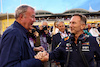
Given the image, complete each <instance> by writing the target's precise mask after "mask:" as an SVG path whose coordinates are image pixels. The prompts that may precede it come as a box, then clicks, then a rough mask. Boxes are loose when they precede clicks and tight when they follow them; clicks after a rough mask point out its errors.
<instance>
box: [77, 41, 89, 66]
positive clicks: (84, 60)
mask: <svg viewBox="0 0 100 67" xmlns="http://www.w3.org/2000/svg"><path fill="white" fill-rule="evenodd" d="M81 45H82V43H81V41H79V52H80V55H81V57H82V59H83V62H84V64H85V67H89V65H88V62H87V60H86V58H85V56H84V54H83V53H82V49H81Z"/></svg>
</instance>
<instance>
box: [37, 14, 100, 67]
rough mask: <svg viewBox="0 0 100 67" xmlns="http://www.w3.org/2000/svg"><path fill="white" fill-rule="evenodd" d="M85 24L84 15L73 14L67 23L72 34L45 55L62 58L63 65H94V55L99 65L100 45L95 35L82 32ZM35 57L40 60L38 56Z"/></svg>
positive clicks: (92, 66)
mask: <svg viewBox="0 0 100 67" xmlns="http://www.w3.org/2000/svg"><path fill="white" fill-rule="evenodd" d="M85 26H86V17H85V16H84V15H80V14H75V15H74V16H73V17H72V18H71V20H70V23H69V27H70V29H71V33H73V35H71V36H68V37H66V38H64V39H62V40H61V44H60V45H59V47H58V48H56V49H55V50H54V51H52V52H51V53H49V57H48V56H47V55H46V56H45V57H46V58H47V57H48V59H49V60H52V59H54V60H55V59H56V60H57V59H60V60H62V62H63V63H65V67H94V66H95V65H94V55H95V61H96V67H100V46H99V45H98V43H97V41H96V38H95V37H93V36H89V35H85V34H84V33H83V29H84V28H85ZM41 55H42V54H41ZM45 57H42V60H43V59H44V58H45ZM36 58H38V59H40V60H41V58H39V57H38V56H36ZM44 60H45V59H44Z"/></svg>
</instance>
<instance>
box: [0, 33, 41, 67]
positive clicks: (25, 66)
mask: <svg viewBox="0 0 100 67" xmlns="http://www.w3.org/2000/svg"><path fill="white" fill-rule="evenodd" d="M18 33H19V32H14V33H13V32H12V33H8V34H5V35H3V37H2V42H1V43H0V67H42V63H41V61H40V60H38V59H35V58H31V59H22V53H21V48H22V47H21V44H22V42H21V41H22V36H20V35H19V34H18Z"/></svg>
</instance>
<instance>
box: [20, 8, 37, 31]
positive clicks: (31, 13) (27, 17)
mask: <svg viewBox="0 0 100 67" xmlns="http://www.w3.org/2000/svg"><path fill="white" fill-rule="evenodd" d="M35 21H36V19H35V10H34V9H32V8H30V7H28V8H27V11H26V12H25V13H24V14H23V16H22V18H21V25H22V26H23V27H24V28H25V29H27V30H30V29H32V24H33V22H35Z"/></svg>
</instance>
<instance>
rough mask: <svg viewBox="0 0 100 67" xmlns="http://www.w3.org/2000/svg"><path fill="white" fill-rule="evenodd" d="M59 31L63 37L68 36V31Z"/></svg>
mask: <svg viewBox="0 0 100 67" xmlns="http://www.w3.org/2000/svg"><path fill="white" fill-rule="evenodd" d="M59 33H60V35H61V38H62V39H63V38H65V37H67V36H68V35H67V33H66V31H64V33H63V32H61V31H59Z"/></svg>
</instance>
